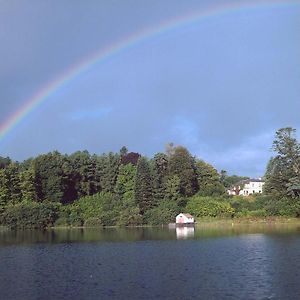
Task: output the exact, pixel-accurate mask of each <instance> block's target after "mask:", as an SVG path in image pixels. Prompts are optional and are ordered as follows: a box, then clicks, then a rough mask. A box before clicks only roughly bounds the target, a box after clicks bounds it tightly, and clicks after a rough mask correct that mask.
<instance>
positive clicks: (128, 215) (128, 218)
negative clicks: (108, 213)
mask: <svg viewBox="0 0 300 300" xmlns="http://www.w3.org/2000/svg"><path fill="white" fill-rule="evenodd" d="M142 223H143V216H142V215H141V214H140V209H139V208H138V207H127V208H125V209H123V210H121V211H120V214H119V217H118V220H117V223H116V225H118V226H136V225H141V224H142Z"/></svg>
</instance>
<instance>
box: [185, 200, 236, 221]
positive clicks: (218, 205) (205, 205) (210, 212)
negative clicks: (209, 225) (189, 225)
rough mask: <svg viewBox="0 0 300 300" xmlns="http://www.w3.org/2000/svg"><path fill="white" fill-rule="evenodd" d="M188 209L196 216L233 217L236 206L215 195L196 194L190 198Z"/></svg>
mask: <svg viewBox="0 0 300 300" xmlns="http://www.w3.org/2000/svg"><path fill="white" fill-rule="evenodd" d="M186 211H187V212H189V213H190V214H192V215H193V216H194V217H196V218H197V217H198V218H199V217H200V218H202V217H221V218H223V217H233V215H234V212H235V210H234V208H232V207H231V205H230V203H228V202H226V201H224V200H222V199H218V198H213V197H200V196H194V197H192V198H190V199H188V203H187V206H186Z"/></svg>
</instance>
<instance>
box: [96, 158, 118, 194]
mask: <svg viewBox="0 0 300 300" xmlns="http://www.w3.org/2000/svg"><path fill="white" fill-rule="evenodd" d="M98 161H99V163H100V164H101V167H102V168H101V170H99V171H100V183H101V187H102V190H103V191H104V192H111V193H113V192H114V189H115V184H116V181H117V176H118V170H119V165H120V155H119V154H114V153H112V152H110V153H109V154H108V155H103V157H101V158H99V159H98Z"/></svg>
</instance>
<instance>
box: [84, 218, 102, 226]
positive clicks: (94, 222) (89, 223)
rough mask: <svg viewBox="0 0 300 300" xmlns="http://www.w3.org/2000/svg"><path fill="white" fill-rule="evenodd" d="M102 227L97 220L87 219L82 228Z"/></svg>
mask: <svg viewBox="0 0 300 300" xmlns="http://www.w3.org/2000/svg"><path fill="white" fill-rule="evenodd" d="M102 225H103V224H102V222H101V220H100V219H99V218H89V219H87V220H85V221H84V227H101V226H102Z"/></svg>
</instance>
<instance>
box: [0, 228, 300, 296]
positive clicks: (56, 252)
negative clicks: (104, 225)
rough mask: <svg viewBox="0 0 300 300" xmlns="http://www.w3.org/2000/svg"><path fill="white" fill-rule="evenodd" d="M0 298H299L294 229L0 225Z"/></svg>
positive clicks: (299, 235) (299, 241)
mask: <svg viewBox="0 0 300 300" xmlns="http://www.w3.org/2000/svg"><path fill="white" fill-rule="evenodd" d="M0 260H1V268H0V298H1V299H22V300H24V299H204V300H206V299H300V228H299V227H298V226H296V225H294V226H290V225H289V226H287V225H281V226H275V225H260V226H254V225H251V226H236V225H234V226H221V227H220V226H204V227H197V228H196V229H193V228H180V229H177V230H176V229H175V228H134V229H55V230H50V231H45V232H42V231H18V232H13V231H9V230H5V229H0Z"/></svg>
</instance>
